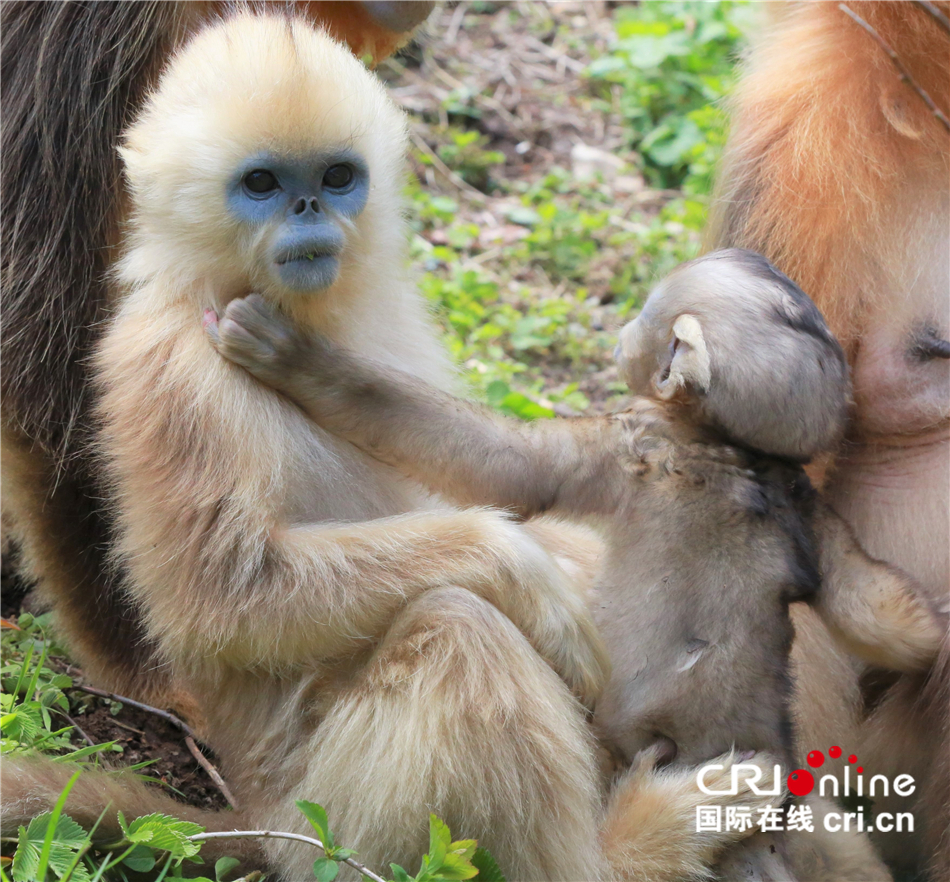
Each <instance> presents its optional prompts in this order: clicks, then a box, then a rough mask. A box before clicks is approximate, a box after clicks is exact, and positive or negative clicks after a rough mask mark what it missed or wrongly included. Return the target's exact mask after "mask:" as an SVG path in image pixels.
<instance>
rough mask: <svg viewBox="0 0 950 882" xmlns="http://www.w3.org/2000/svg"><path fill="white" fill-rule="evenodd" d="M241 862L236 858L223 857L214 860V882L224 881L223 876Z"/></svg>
mask: <svg viewBox="0 0 950 882" xmlns="http://www.w3.org/2000/svg"><path fill="white" fill-rule="evenodd" d="M240 863H241V862H240V861H239V860H238V859H237V858H233V857H223V858H218V859H217V860H216V861H215V862H214V878H215V882H224V877H225V876H227V874H228V873H230V872H231V870H233V869H234V868H235V867H236V866H237V865H238V864H240Z"/></svg>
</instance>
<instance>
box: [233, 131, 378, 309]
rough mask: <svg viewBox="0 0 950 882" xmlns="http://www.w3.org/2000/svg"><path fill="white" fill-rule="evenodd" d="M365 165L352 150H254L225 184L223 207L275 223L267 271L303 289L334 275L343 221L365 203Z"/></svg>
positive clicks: (260, 223)
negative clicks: (292, 154)
mask: <svg viewBox="0 0 950 882" xmlns="http://www.w3.org/2000/svg"><path fill="white" fill-rule="evenodd" d="M368 196H369V170H368V169H367V166H366V163H365V162H364V161H363V159H362V158H361V157H360V156H359V155H358V154H356V153H354V152H353V151H350V150H345V149H344V150H335V151H331V152H323V153H317V154H314V155H310V156H307V157H304V158H300V157H293V158H290V157H286V156H278V155H274V154H270V153H261V154H257V155H255V156H253V157H251V158H249V159H248V160H247V162H245V163H244V164H243V165H242V167H241V168H240V170H239V171H238V173H237V175H236V176H235V177H234V178H233V180H232V181H231V183H230V184H229V185H228V194H227V206H228V211H229V212H230V213H231V214H232V216H234V217H236V218H237V219H238V220H239V221H241V222H242V223H244V224H246V225H248V226H251V227H258V228H263V227H265V226H267V227H276V228H277V230H276V234H275V235H274V237H273V239H272V243H273V244H272V247H271V253H270V255H269V256H270V261H271V265H270V267H269V271H270V273H271V274H272V275H273V276H274V278H275V280H277V281H279V283H280V285H281V286H282V287H284V288H287V289H290V290H292V291H299V292H301V293H307V292H316V291H322V290H323V289H325V288H328V287H329V286H330V285H332V284H333V282H334V281H335V280H336V277H337V274H338V273H339V270H340V254H341V252H342V251H343V248H344V245H345V244H346V235H345V232H344V224H345V223H346V222H347V221H349V220H353V219H354V218H355V217H356V216H357V215H359V213H360V212H361V211H362V210H363V208H364V207H365V206H366V200H367V197H368Z"/></svg>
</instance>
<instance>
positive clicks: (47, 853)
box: [30, 770, 85, 879]
mask: <svg viewBox="0 0 950 882" xmlns="http://www.w3.org/2000/svg"><path fill="white" fill-rule="evenodd" d="M81 774H82V771H81V770H79V771H77V772H76V773H75V774H74V775H73V776H72V777H71V778H70V779H69V781H68V782H67V783H66V786H65V787H64V788H63V791H62V793H60V794H59V797H58V798H57V800H56V805H54V806H53V811H52V812H51V813H50V816H49V819H48V820H47V821H46V832H45V835H44V836H43V850H42V851H41V852H40V865H39V867H38V868H37V870H36V874H37V877H38V878H40V879H45V878H46V868H47V866H49V864H50V858H51V853H52V851H53V840H54V839H55V838H56V834H57V833H58V832H59V831H60V820H61V816H62V812H63V806H65V805H66V800H67V798H68V797H69V791H70V790H72V789H73V785H74V784H75V783H76V781H77V780H79V776H80V775H81ZM33 820H34V821H35V820H36V818H34V819H33ZM66 821H69V822H71V824H72V825H73V827H78V826H79V825H78V824H76V822H75V821H73V820H72V818H66V819H65V820H64V823H63V828H64V832H66V831H68V830H69V827H70V824H67V823H66ZM32 826H33V823H32V822H30V827H32ZM80 830H81V828H80ZM66 835H67V836H68V832H66ZM83 839H85V834H83ZM57 844H59V843H57ZM57 857H58V855H57ZM65 863H67V864H68V863H69V860H68V859H67V860H66V862H65Z"/></svg>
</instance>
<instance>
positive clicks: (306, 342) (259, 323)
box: [203, 294, 332, 396]
mask: <svg viewBox="0 0 950 882" xmlns="http://www.w3.org/2000/svg"><path fill="white" fill-rule="evenodd" d="M203 325H204V329H205V333H206V334H207V335H208V337H209V338H210V339H211V343H212V345H213V346H214V348H215V349H217V350H218V352H219V353H220V354H221V355H222V356H224V357H225V358H226V359H228V361H231V362H233V363H234V364H237V365H240V366H241V367H243V368H244V369H245V370H246V371H247V372H248V373H250V374H251V375H252V376H254V377H256V378H257V379H258V380H260V381H261V382H262V383H263V384H264V385H265V386H270V387H272V388H274V389H277V390H278V391H280V392H284V393H286V394H289V395H291V396H292V393H293V390H294V385H295V381H296V380H297V377H298V374H299V373H301V372H302V371H303V370H307V372H308V373H310V372H312V371H313V370H314V368H316V367H317V363H318V362H319V363H322V362H324V361H326V360H328V359H329V356H330V355H331V351H332V347H331V344H330V343H329V342H328V341H326V340H325V339H324V338H323V337H321V336H320V335H318V334H309V333H306V332H304V331H302V330H301V329H299V328H297V327H296V326H295V325H294V324H293V323H292V322H291V321H290V319H288V318H287V317H286V316H285V315H284V314H283V313H281V312H280V311H279V310H278V309H277V308H276V307H274V306H272V305H271V304H269V303H268V302H267V301H266V300H265V299H264V298H263V297H261V296H260V295H259V294H249V295H248V296H247V297H243V298H236V299H235V300H232V301H231V302H230V303H229V304H228V305H227V307H226V309H225V311H224V315H223V316H222V317H221V318H220V319H219V318H218V316H217V315H216V314H215V313H214V311H213V310H210V309H208V310H205V315H204V320H203ZM321 356H325V357H324V358H321Z"/></svg>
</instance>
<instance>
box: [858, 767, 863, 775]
mask: <svg viewBox="0 0 950 882" xmlns="http://www.w3.org/2000/svg"><path fill="white" fill-rule="evenodd" d="M863 772H864V766H858V774H859V775H860V774H862V773H863Z"/></svg>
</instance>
